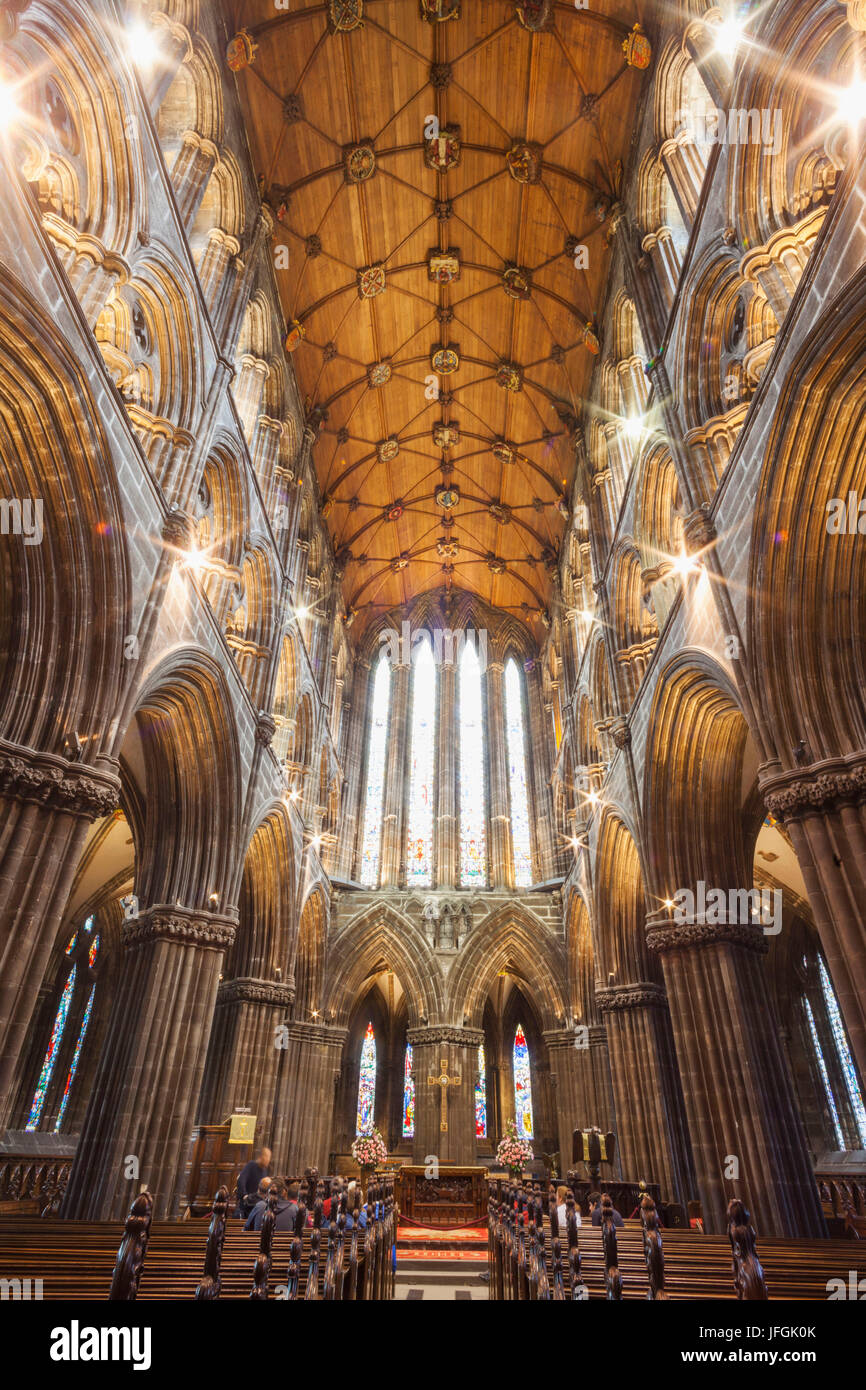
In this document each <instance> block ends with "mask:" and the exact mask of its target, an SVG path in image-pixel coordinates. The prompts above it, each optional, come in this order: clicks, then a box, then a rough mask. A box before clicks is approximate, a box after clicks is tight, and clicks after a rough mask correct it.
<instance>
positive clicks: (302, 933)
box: [292, 886, 328, 1023]
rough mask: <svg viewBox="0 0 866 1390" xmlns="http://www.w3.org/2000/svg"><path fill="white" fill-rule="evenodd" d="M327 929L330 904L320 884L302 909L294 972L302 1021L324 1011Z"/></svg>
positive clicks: (296, 1012) (296, 1011) (297, 1009)
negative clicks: (328, 905) (328, 904)
mask: <svg viewBox="0 0 866 1390" xmlns="http://www.w3.org/2000/svg"><path fill="white" fill-rule="evenodd" d="M327 929H328V907H327V903H326V900H325V893H324V890H323V889H322V887H320V886H319V887H316V888H314V889H313V891H312V893H310V894H309V896H308V897H307V899H306V900H305V902H304V905H303V907H302V909H301V913H300V917H299V921H298V935H297V946H296V948H295V959H294V967H293V971H292V974H293V976H294V981H295V1002H294V1016H295V1018H296V1019H299V1020H300V1021H301V1022H303V1023H309V1022H310V1020H311V1019H313V1018H317V1017H320V1016H321V1014H322V1002H323V993H324V986H325V942H326V938H327Z"/></svg>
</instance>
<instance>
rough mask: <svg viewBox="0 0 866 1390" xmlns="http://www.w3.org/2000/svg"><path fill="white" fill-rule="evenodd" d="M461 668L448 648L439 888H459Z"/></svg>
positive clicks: (442, 709)
mask: <svg viewBox="0 0 866 1390" xmlns="http://www.w3.org/2000/svg"><path fill="white" fill-rule="evenodd" d="M457 744H458V738H457V668H456V666H455V664H454V653H453V651H446V652H445V653H444V655H443V659H442V665H441V666H440V668H439V725H438V728H437V731H436V746H437V749H438V756H437V767H438V774H439V783H438V803H437V815H436V825H435V845H434V853H435V858H434V863H435V866H436V876H435V883H436V886H437V887H438V888H456V887H457V876H458V866H459V863H460V819H459V816H458V811H457Z"/></svg>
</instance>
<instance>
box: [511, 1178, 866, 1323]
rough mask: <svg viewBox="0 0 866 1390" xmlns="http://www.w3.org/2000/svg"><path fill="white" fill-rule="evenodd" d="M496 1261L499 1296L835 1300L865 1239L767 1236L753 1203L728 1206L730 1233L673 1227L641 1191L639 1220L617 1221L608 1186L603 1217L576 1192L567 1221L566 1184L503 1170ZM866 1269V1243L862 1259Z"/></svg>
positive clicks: (865, 1270)
mask: <svg viewBox="0 0 866 1390" xmlns="http://www.w3.org/2000/svg"><path fill="white" fill-rule="evenodd" d="M488 1196H489V1202H488V1269H489V1277H490V1285H489V1288H490V1298H491V1299H505V1300H509V1299H514V1300H529V1301H534V1300H541V1301H545V1300H552V1301H554V1302H563V1301H568V1302H571V1301H574V1302H582V1301H584V1300H586V1299H589V1298H606V1299H608V1300H611V1301H616V1302H618V1301H621V1300H623V1299H645V1300H651V1301H657V1300H662V1299H683V1300H685V1299H717V1298H721V1299H725V1298H727V1299H745V1300H750V1301H763V1300H765V1299H768V1298H771V1297H772V1298H773V1299H818V1300H826V1299H827V1297H828V1289H829V1288H830V1287H831V1284H830V1281H831V1280H839V1279H845V1280H847V1278H848V1274H849V1270H850V1269H851V1267H852V1264H853V1265H854V1266H856V1265H857V1264H858V1258H857V1252H858V1249H859V1248H860V1247H858V1246H853V1247H852V1245H851V1243H850V1241H848V1240H844V1239H842V1240H778V1239H771V1238H762V1240H761V1250H760V1257H759V1255H758V1248H757V1239H756V1235H755V1231H754V1229H753V1227H752V1225H751V1222H750V1219H749V1213H748V1212H747V1211H746V1209H745V1207H744V1206H743V1203H742V1202H740V1201H737V1200H734V1201H732V1202H731V1203H730V1204H729V1206H728V1234H727V1235H726V1236H712V1235H698V1234H697V1233H695V1232H693V1231H689V1230H665V1231H664V1233H663V1232H662V1228H661V1223H660V1221H659V1217H658V1211H657V1210H656V1205H655V1202H654V1201H653V1199H652V1197H651V1196H649V1195H648V1194H645V1195H644V1196H643V1197H642V1199H641V1205H640V1218H639V1220H634V1221H626V1223H625V1225H624V1226H622V1227H620V1228H619V1229H617V1228H616V1227H615V1226H614V1218H613V1206H612V1204H611V1200H610V1197H609V1196H608V1195H607V1194H606V1193H604V1194H603V1195H602V1220H601V1226H592V1225H588V1224H583V1225H581V1226H580V1227H578V1225H577V1220H576V1210H577V1209H576V1207H575V1203H574V1195H573V1193H571V1192H569V1194H568V1197H567V1199H566V1223H565V1229H564V1230H560V1223H559V1219H558V1215H557V1206H556V1189H555V1188H554V1187H551V1188H550V1189H549V1192H548V1191H545V1190H544V1188H543V1187H542V1185H541V1184H538V1183H534V1184H533V1183H527V1184H516V1185H515V1184H512V1183H509V1182H507V1181H505V1180H503V1179H494V1180H491V1181H490V1183H489V1188H488ZM859 1264H860V1266H862V1268H860V1269H859V1271H858V1273H859V1277H861V1278H862V1277H863V1275H864V1274H866V1249H864V1254H863V1256H862V1258H860V1259H859Z"/></svg>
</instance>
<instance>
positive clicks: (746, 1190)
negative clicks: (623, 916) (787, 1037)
mask: <svg viewBox="0 0 866 1390" xmlns="http://www.w3.org/2000/svg"><path fill="white" fill-rule="evenodd" d="M647 942H648V945H649V947H650V949H651V950H655V951H657V952H659V954H660V955H661V959H662V966H663V968H664V975H665V982H666V985H667V995H668V1000H669V1003H670V1010H671V1019H672V1023H673V1030H674V1038H675V1040H676V1049H677V1058H678V1062H679V1071H680V1076H681V1077H682V1083H683V1092H684V1098H685V1107H686V1114H687V1117H688V1122H689V1133H690V1135H691V1140H692V1150H693V1153H694V1158H695V1167H696V1170H697V1181H698V1189H699V1192H700V1197H701V1202H702V1205H703V1209H704V1219H705V1221H706V1226H707V1230H708V1231H714V1232H717V1233H722V1232H724V1230H725V1229H726V1223H725V1211H726V1209H727V1204H728V1202H729V1201H730V1199H731V1198H732V1197H734V1196H737V1197H742V1198H743V1201H744V1202H745V1204H746V1206H747V1207H748V1209H749V1211H750V1212H751V1213H752V1220H753V1222H754V1225H755V1228H756V1230H757V1231H758V1232H759V1234H762V1235H772V1236H823V1235H824V1234H825V1232H826V1227H825V1225H824V1219H823V1216H822V1215H821V1207H820V1202H819V1200H818V1194H817V1192H816V1190H815V1180H814V1175H813V1173H812V1166H811V1163H810V1160H809V1155H808V1151H807V1147H806V1136H805V1133H804V1130H803V1124H802V1120H801V1118H800V1114H799V1111H798V1109H797V1102H796V1099H795V1096H794V1091H793V1086H792V1084H791V1077H790V1073H789V1071H788V1068H787V1065H786V1063H785V1059H784V1056H783V1053H782V1046H781V1043H780V1040H779V1035H778V1031H777V1027H776V1022H775V1018H774V1015H773V1011H772V1008H771V1005H770V1000H769V997H768V995H767V990H766V985H765V982H764V978H763V962H762V960H761V956H762V955H763V954H764V953H765V952H766V949H767V945H766V941H765V939H764V935H763V932H762V931H761V929H760V927H757V926H752V925H751V924H750V923H746V924H742V925H741V924H738V923H722V924H718V925H713V924H708V923H704V922H694V923H687V924H683V925H680V924H677V923H673V922H672V920H671V918H670V916H669V915H668V914H667V913H664V914H663V915H659V916H655V917H650V918H649V919H648V921H647ZM726 1167H727V1168H728V1169H729V1171H730V1173H731V1174H732V1176H730V1177H726V1174H725V1168H726Z"/></svg>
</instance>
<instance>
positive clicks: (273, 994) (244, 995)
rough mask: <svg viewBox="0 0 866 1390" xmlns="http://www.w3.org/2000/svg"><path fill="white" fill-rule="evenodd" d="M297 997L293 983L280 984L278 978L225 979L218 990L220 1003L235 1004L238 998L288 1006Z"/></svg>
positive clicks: (277, 1005) (257, 1002)
mask: <svg viewBox="0 0 866 1390" xmlns="http://www.w3.org/2000/svg"><path fill="white" fill-rule="evenodd" d="M294 997H295V991H294V989H293V988H292V986H291V985H282V984H278V983H277V982H276V980H255V979H252V978H251V977H246V978H242V979H237V980H223V982H222V984H221V985H220V987H219V990H218V991H217V1003H218V1004H234V1003H235V1002H237V1001H238V1000H241V1001H243V1002H244V1003H250V1004H273V1005H275V1006H276V1007H279V1008H288V1007H289V1005H290V1004H291V1003H292V1001H293V999H294Z"/></svg>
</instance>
